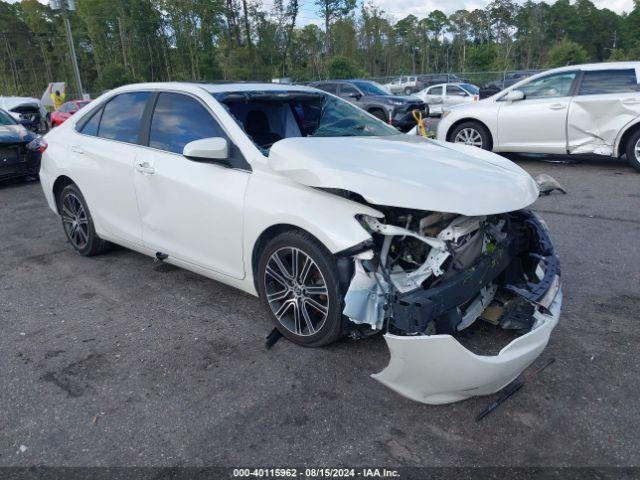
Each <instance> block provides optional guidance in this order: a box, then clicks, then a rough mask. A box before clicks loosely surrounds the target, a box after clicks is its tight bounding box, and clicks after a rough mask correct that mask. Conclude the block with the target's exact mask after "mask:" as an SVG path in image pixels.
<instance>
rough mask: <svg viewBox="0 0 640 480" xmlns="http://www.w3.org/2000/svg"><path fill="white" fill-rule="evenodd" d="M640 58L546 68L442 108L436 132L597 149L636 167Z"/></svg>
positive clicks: (497, 143) (484, 142)
mask: <svg viewBox="0 0 640 480" xmlns="http://www.w3.org/2000/svg"><path fill="white" fill-rule="evenodd" d="M639 83H640V62H615V63H596V64H589V65H574V66H570V67H563V68H557V69H554V70H549V71H546V72H543V73H540V74H537V75H534V76H532V77H529V78H527V79H526V80H523V81H521V82H518V83H516V84H515V85H513V86H511V87H509V88H507V89H505V90H503V91H502V92H500V93H498V94H496V95H494V96H493V97H490V98H487V99H484V100H481V101H479V102H477V103H475V104H473V105H469V106H462V107H457V108H453V109H451V110H450V111H445V112H444V114H443V118H442V120H441V122H440V123H439V124H438V133H437V138H438V139H439V140H443V141H444V140H446V141H450V142H454V143H463V144H466V145H473V146H476V147H480V148H483V149H485V150H492V151H494V152H527V153H549V154H597V155H608V156H612V157H620V156H622V155H623V154H626V156H627V160H628V161H629V163H630V164H631V165H632V166H633V167H634V168H636V169H637V170H639V171H640V86H639Z"/></svg>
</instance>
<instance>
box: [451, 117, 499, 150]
mask: <svg viewBox="0 0 640 480" xmlns="http://www.w3.org/2000/svg"><path fill="white" fill-rule="evenodd" d="M449 139H450V140H449V141H451V142H453V143H463V144H465V145H471V146H473V147H478V148H482V149H484V150H491V135H489V132H488V131H487V129H486V128H485V127H484V126H483V125H481V124H479V123H478V122H464V123H461V124H460V125H458V126H457V127H456V128H455V129H454V130H453V132H451V135H450V137H449Z"/></svg>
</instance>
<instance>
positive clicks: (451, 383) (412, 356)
mask: <svg viewBox="0 0 640 480" xmlns="http://www.w3.org/2000/svg"><path fill="white" fill-rule="evenodd" d="M561 306H562V289H561V287H560V284H559V283H558V284H557V293H556V294H555V297H554V298H553V300H552V302H551V304H550V305H549V307H548V309H546V310H547V311H546V312H545V313H542V312H541V311H536V312H535V313H534V319H535V323H534V327H533V329H532V330H531V331H530V332H529V333H527V334H525V335H523V336H521V337H518V338H517V339H515V340H514V341H512V342H511V343H509V344H508V345H507V346H506V347H504V348H503V349H502V350H501V351H500V353H499V354H498V355H496V356H480V355H475V354H474V353H472V352H470V351H469V350H467V349H466V348H465V347H463V346H462V345H461V344H460V343H459V342H458V341H457V340H456V339H455V338H453V337H452V336H451V335H431V336H398V335H392V334H386V335H385V336H384V338H385V341H386V342H387V346H388V347H389V350H390V352H391V361H390V362H389V365H388V366H387V367H386V368H385V369H384V370H382V371H381V372H380V373H376V374H373V375H372V377H373V378H375V379H376V380H378V381H379V382H381V383H382V384H384V385H386V386H387V387H389V388H391V389H392V390H394V391H396V392H397V393H399V394H400V395H403V396H405V397H407V398H410V399H411V400H415V401H418V402H422V403H429V404H442V403H451V402H457V401H459V400H464V399H466V398H469V397H472V396H476V395H489V394H491V393H495V392H497V391H498V390H500V389H501V388H503V387H505V386H506V385H508V384H509V383H510V382H511V381H513V380H514V379H515V378H516V377H517V376H518V375H520V373H521V372H522V371H523V370H524V369H525V368H527V367H528V366H529V365H530V364H531V363H532V362H533V361H534V360H535V359H536V358H537V357H538V356H539V355H540V353H542V351H543V350H544V348H545V347H546V345H547V342H548V341H549V336H550V335H551V331H552V330H553V329H554V328H555V326H556V325H557V323H558V319H559V317H560V309H561Z"/></svg>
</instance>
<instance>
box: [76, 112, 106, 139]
mask: <svg viewBox="0 0 640 480" xmlns="http://www.w3.org/2000/svg"><path fill="white" fill-rule="evenodd" d="M101 116H102V108H99V109H98V110H97V111H96V112H94V113H92V114H91V118H89V120H88V121H85V122H84V125H81V126H80V127H81V128H80V133H83V134H85V135H91V136H92V137H95V136H97V135H98V126H99V125H100V117H101Z"/></svg>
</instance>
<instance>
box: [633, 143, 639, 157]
mask: <svg viewBox="0 0 640 480" xmlns="http://www.w3.org/2000/svg"><path fill="white" fill-rule="evenodd" d="M633 151H634V152H635V154H636V160H638V161H639V162H640V139H638V141H637V142H636V146H635V148H634V149H633Z"/></svg>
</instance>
